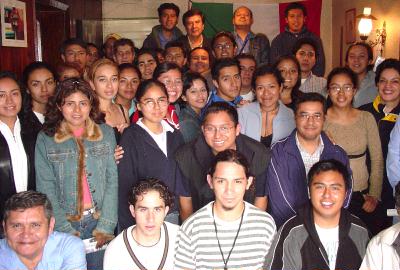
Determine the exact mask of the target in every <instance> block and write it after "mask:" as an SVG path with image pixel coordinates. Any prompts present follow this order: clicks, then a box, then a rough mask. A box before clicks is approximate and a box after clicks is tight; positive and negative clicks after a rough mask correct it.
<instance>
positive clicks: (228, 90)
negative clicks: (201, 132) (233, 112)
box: [203, 58, 242, 112]
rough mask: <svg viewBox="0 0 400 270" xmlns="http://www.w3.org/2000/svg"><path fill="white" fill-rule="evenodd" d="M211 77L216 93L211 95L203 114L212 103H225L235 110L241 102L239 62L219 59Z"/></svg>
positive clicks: (231, 59)
mask: <svg viewBox="0 0 400 270" xmlns="http://www.w3.org/2000/svg"><path fill="white" fill-rule="evenodd" d="M211 75H212V78H213V84H214V87H215V88H216V91H213V92H212V93H211V95H210V99H209V100H208V102H207V104H206V106H205V107H204V108H203V112H204V111H205V110H206V109H207V107H208V106H210V105H211V104H212V103H214V102H226V103H228V104H229V105H231V106H232V107H234V108H236V106H238V104H239V103H240V101H241V100H242V97H241V96H240V95H239V93H240V88H241V86H242V80H241V78H240V68H239V62H238V61H237V60H235V59H233V58H222V59H219V60H217V61H216V62H215V64H214V65H213V67H212V69H211Z"/></svg>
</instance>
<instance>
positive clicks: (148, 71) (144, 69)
mask: <svg viewBox="0 0 400 270" xmlns="http://www.w3.org/2000/svg"><path fill="white" fill-rule="evenodd" d="M156 67H157V61H156V59H154V57H153V56H152V55H151V54H148V53H144V54H142V55H139V56H138V68H139V70H140V73H141V74H142V79H143V80H148V79H151V78H152V77H153V72H154V70H155V69H156Z"/></svg>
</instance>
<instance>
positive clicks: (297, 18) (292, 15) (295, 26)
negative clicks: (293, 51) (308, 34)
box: [285, 9, 306, 33]
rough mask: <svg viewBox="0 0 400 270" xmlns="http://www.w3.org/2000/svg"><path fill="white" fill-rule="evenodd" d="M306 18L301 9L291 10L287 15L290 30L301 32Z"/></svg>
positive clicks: (286, 19)
mask: <svg viewBox="0 0 400 270" xmlns="http://www.w3.org/2000/svg"><path fill="white" fill-rule="evenodd" d="M305 20H306V19H305V17H304V14H303V11H302V10H301V9H291V10H289V12H288V15H287V17H286V18H285V21H286V23H287V26H288V28H289V31H290V32H292V33H299V32H300V31H301V29H302V28H303V25H304V22H305Z"/></svg>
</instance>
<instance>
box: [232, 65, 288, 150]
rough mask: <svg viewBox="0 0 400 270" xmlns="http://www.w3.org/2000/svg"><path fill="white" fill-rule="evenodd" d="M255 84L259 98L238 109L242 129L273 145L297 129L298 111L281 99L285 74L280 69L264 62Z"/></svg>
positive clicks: (245, 132) (255, 77) (258, 71)
mask: <svg viewBox="0 0 400 270" xmlns="http://www.w3.org/2000/svg"><path fill="white" fill-rule="evenodd" d="M252 84H253V85H252V87H253V89H254V90H255V92H256V99H257V101H255V102H253V103H250V104H248V105H247V106H243V107H241V108H239V109H238V114H239V123H240V127H241V129H240V131H241V133H243V134H245V135H247V136H249V137H251V138H253V139H255V140H257V141H260V142H261V143H262V144H264V145H265V147H267V148H270V147H271V144H272V143H274V142H276V141H278V140H280V139H283V138H285V137H287V136H289V135H290V133H291V132H292V131H293V129H294V128H295V122H294V114H293V111H292V110H291V109H289V108H288V107H286V106H284V104H283V103H282V101H281V100H280V94H281V92H282V89H283V78H282V76H281V73H280V72H279V71H278V70H277V69H273V68H271V67H269V66H266V65H263V66H260V67H259V68H257V69H256V71H255V72H254V74H253V82H252Z"/></svg>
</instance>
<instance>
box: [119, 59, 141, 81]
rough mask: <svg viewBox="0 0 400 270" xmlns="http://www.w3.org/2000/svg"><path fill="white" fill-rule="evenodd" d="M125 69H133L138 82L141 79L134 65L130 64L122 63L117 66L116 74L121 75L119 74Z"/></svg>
mask: <svg viewBox="0 0 400 270" xmlns="http://www.w3.org/2000/svg"><path fill="white" fill-rule="evenodd" d="M126 69H133V70H134V71H135V72H136V74H137V75H138V77H139V80H141V79H142V74H141V73H140V70H139V69H138V68H137V66H135V65H134V64H131V63H122V64H120V65H119V66H118V73H119V74H120V75H121V72H122V71H124V70H126Z"/></svg>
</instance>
